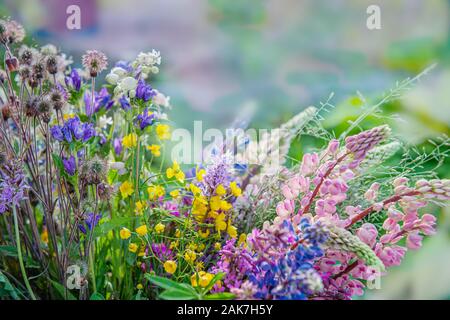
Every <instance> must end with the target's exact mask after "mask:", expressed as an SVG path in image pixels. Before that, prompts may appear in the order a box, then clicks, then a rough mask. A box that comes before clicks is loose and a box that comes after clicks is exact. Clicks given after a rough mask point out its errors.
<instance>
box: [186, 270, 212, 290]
mask: <svg viewBox="0 0 450 320" xmlns="http://www.w3.org/2000/svg"><path fill="white" fill-rule="evenodd" d="M213 278H214V275H213V274H211V273H208V272H205V271H200V272H198V273H194V274H193V275H192V276H191V285H192V286H193V287H197V286H198V285H200V287H202V288H205V287H207V286H208V285H209V283H210V282H211V280H212V279H213ZM197 279H198V282H197Z"/></svg>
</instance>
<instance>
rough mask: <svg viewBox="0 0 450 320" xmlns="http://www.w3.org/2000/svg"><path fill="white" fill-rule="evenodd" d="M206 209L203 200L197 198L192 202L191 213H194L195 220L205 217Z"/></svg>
mask: <svg viewBox="0 0 450 320" xmlns="http://www.w3.org/2000/svg"><path fill="white" fill-rule="evenodd" d="M207 211H208V207H207V206H206V205H205V204H204V203H203V202H201V201H198V200H197V199H195V200H194V202H193V203H192V214H193V215H194V218H195V220H197V221H202V220H203V219H204V218H205V216H206V212H207Z"/></svg>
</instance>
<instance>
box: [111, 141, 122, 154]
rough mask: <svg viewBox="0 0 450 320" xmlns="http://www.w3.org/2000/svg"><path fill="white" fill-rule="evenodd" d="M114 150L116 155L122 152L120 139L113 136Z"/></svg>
mask: <svg viewBox="0 0 450 320" xmlns="http://www.w3.org/2000/svg"><path fill="white" fill-rule="evenodd" d="M113 146H114V152H115V153H116V155H120V153H121V152H122V141H121V140H120V139H119V138H115V139H114V142H113Z"/></svg>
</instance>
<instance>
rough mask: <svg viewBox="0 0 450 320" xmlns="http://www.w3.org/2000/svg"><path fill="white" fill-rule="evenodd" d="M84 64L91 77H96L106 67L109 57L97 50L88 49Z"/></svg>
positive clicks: (83, 60)
mask: <svg viewBox="0 0 450 320" xmlns="http://www.w3.org/2000/svg"><path fill="white" fill-rule="evenodd" d="M82 63H83V66H84V67H85V68H86V70H88V71H89V73H90V75H91V77H93V78H95V77H96V76H97V75H98V74H99V73H100V72H102V71H103V70H105V69H106V67H107V65H108V58H107V57H106V55H105V54H104V53H103V52H101V51H97V50H88V51H87V52H86V53H85V54H84V55H83V57H82Z"/></svg>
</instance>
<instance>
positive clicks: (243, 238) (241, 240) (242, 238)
mask: <svg viewBox="0 0 450 320" xmlns="http://www.w3.org/2000/svg"><path fill="white" fill-rule="evenodd" d="M245 241H247V235H246V234H245V233H241V235H240V236H239V240H238V244H239V245H241V244H244V243H245Z"/></svg>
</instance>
